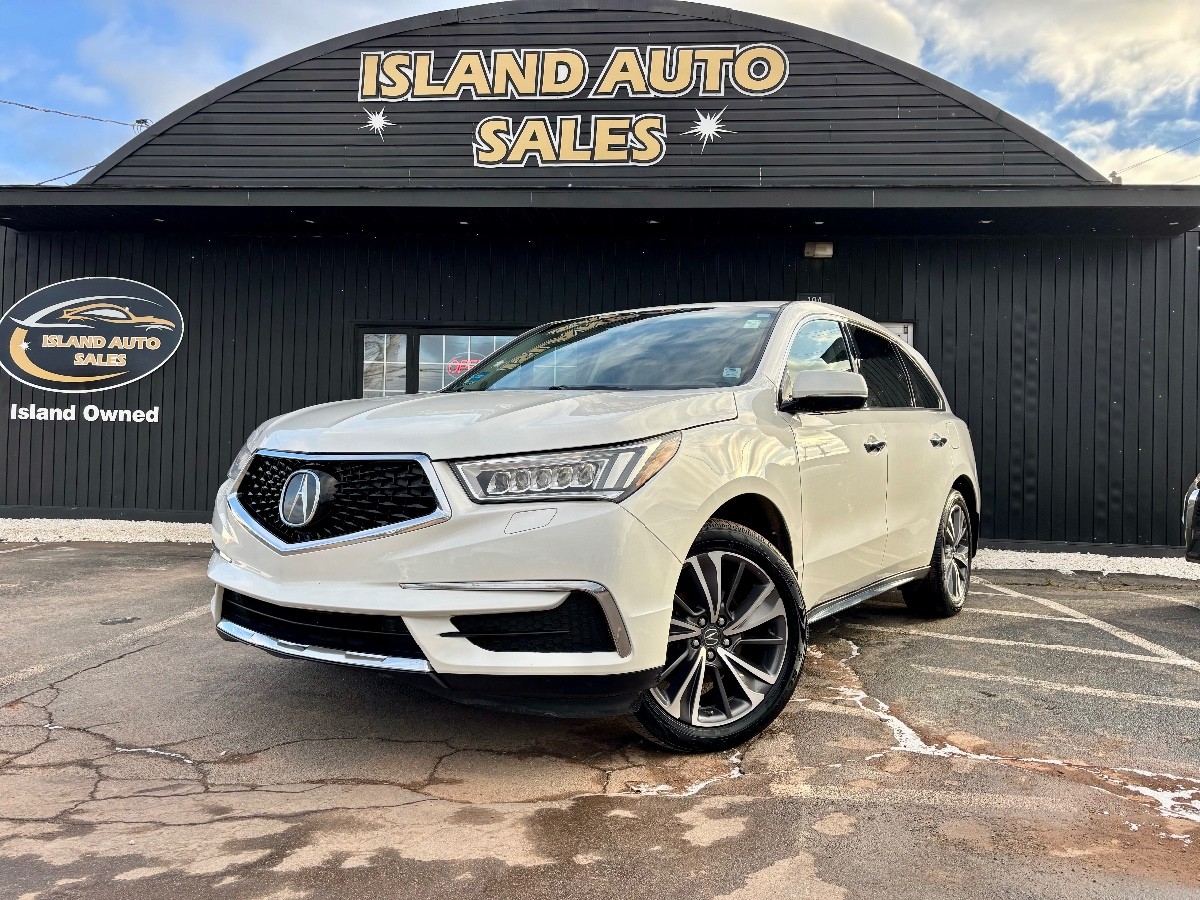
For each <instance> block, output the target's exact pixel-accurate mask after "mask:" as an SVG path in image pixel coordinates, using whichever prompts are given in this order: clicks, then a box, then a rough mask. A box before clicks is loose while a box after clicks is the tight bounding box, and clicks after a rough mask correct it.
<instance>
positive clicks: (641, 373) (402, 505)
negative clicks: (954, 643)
mask: <svg viewBox="0 0 1200 900" xmlns="http://www.w3.org/2000/svg"><path fill="white" fill-rule="evenodd" d="M978 521H979V488H978V482H977V479H976V474H975V463H974V456H973V453H972V451H971V443H970V438H969V436H968V433H967V429H966V426H965V425H964V423H963V422H962V421H961V420H960V419H958V418H956V417H955V416H954V415H953V413H951V412H950V409H949V407H948V405H947V403H946V400H945V398H944V396H943V394H942V392H941V390H940V389H939V387H938V385H937V381H936V379H935V377H934V375H933V373H932V371H930V368H929V366H928V364H927V363H926V362H925V361H924V360H923V359H922V358H921V357H920V356H919V355H918V354H917V353H915V352H913V351H912V350H910V349H909V348H908V347H906V346H903V345H901V344H900V343H898V342H897V341H895V340H894V339H893V338H892V336H891V335H890V334H888V332H887V331H885V330H884V329H883V328H881V327H880V326H878V325H876V324H875V323H873V322H871V321H869V320H867V319H864V318H863V317H861V316H857V315H855V314H853V313H850V312H847V311H846V310H843V309H839V308H836V307H832V306H826V305H822V304H817V303H808V302H796V303H712V304H701V305H691V306H673V307H660V308H655V309H640V310H631V311H625V312H618V313H610V314H604V315H595V316H588V317H585V318H580V319H573V320H570V321H566V322H557V323H554V324H551V325H547V326H545V327H542V328H538V329H535V330H533V331H530V332H527V333H526V334H524V335H522V336H521V337H519V338H516V339H515V340H513V341H512V343H510V344H508V345H507V346H506V347H504V348H503V349H501V350H500V351H498V352H497V353H495V354H494V355H492V356H490V357H488V358H487V359H485V360H483V361H482V362H481V363H480V364H479V365H478V366H476V367H475V369H474V370H472V371H471V372H469V373H468V374H466V375H465V376H463V377H462V378H460V379H459V380H458V381H456V382H455V383H454V384H452V385H450V386H449V387H448V388H446V389H445V390H443V391H441V392H439V393H436V394H424V395H419V396H410V397H402V398H391V399H372V400H351V401H345V402H340V403H329V404H325V405H323V406H315V407H311V408H308V409H302V410H300V411H298V412H294V413H290V414H288V415H284V416H280V417H279V418H277V419H273V420H271V421H269V422H267V423H266V424H264V425H263V426H261V427H260V428H258V429H257V430H256V431H255V432H254V433H253V434H252V435H251V436H250V439H249V440H248V441H247V443H246V446H245V447H244V448H243V449H242V451H241V452H240V453H238V455H237V458H236V460H235V461H234V463H233V466H232V467H231V469H230V471H229V480H228V481H227V482H226V483H225V484H224V485H223V486H222V488H221V491H220V494H219V495H218V496H217V501H216V513H215V516H214V519H213V530H214V538H213V540H214V543H215V544H216V552H215V553H214V554H213V557H212V561H211V564H210V566H209V575H210V577H211V578H212V580H213V581H214V582H216V584H217V588H216V592H215V594H214V597H213V616H214V618H215V620H216V623H217V629H218V631H219V632H220V634H221V635H222V636H223V637H225V638H227V639H230V640H237V641H243V642H245V643H247V644H252V645H254V646H257V647H261V648H263V649H265V650H268V651H270V652H272V653H276V654H279V655H282V656H288V657H295V658H299V659H312V660H321V661H324V662H333V663H340V664H343V665H349V666H361V667H365V668H371V669H377V670H382V671H388V672H392V673H399V674H402V675H405V676H407V677H410V678H411V679H413V680H415V681H417V682H418V683H421V684H423V685H424V686H425V687H427V688H429V689H431V690H435V691H438V692H442V693H445V694H446V695H448V696H452V697H455V698H457V699H461V700H466V701H468V702H475V703H481V704H486V705H491V706H496V707H501V708H506V709H519V710H532V711H540V712H546V713H551V714H558V715H614V714H624V713H630V712H633V713H635V714H636V722H635V724H637V725H638V726H639V727H640V729H641V730H642V731H643V733H645V734H647V735H648V736H649V737H651V738H653V739H654V740H656V741H658V742H659V743H661V744H663V745H665V746H668V747H672V748H675V749H678V750H688V751H693V750H716V749H722V748H725V747H729V746H732V745H735V744H737V743H739V742H741V741H744V740H745V739H746V738H748V737H750V736H752V735H754V734H756V733H758V732H759V731H760V730H762V729H763V728H765V727H766V726H767V724H768V723H770V721H771V720H772V719H773V718H774V717H775V716H776V715H777V714H778V712H779V710H780V709H781V708H782V707H783V705H784V704H785V703H786V702H787V700H788V697H789V696H790V694H791V693H792V690H793V688H794V686H795V684H796V681H797V679H798V678H799V675H800V668H801V664H802V662H803V659H804V654H805V648H806V644H807V637H808V626H809V625H810V624H811V623H812V622H815V621H817V620H818V619H821V618H824V617H826V616H829V615H832V614H834V613H836V612H838V611H840V610H844V609H846V608H847V607H849V606H851V605H853V604H855V603H858V602H860V601H862V600H865V599H867V598H869V597H872V596H875V595H877V594H880V593H882V592H884V591H887V590H890V589H892V588H896V587H902V590H903V593H904V598H905V600H906V601H907V603H908V605H909V606H910V607H911V608H912V609H913V610H914V611H916V612H918V613H922V614H926V615H933V616H947V615H953V614H954V613H956V612H957V611H958V610H959V609H960V608H961V606H962V603H963V600H964V599H965V598H966V595H967V586H968V581H969V579H970V575H971V559H972V556H973V554H974V548H975V535H976V532H977V528H978Z"/></svg>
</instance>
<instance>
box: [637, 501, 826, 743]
mask: <svg viewBox="0 0 1200 900" xmlns="http://www.w3.org/2000/svg"><path fill="white" fill-rule="evenodd" d="M807 644H808V630H807V622H806V619H805V615H804V603H803V601H802V600H801V597H800V588H799V585H798V584H797V583H796V576H795V573H794V572H793V571H792V567H791V566H790V565H789V564H788V562H787V560H786V559H784V558H783V556H782V554H780V552H779V551H778V550H777V549H776V548H775V547H774V546H772V545H771V544H770V543H769V542H768V541H767V540H765V539H764V538H763V537H762V536H760V535H758V534H757V533H755V532H753V531H751V530H750V529H748V528H745V527H743V526H741V525H737V524H735V523H733V522H726V521H722V520H713V521H711V522H709V523H708V524H707V525H706V526H705V527H704V529H703V530H702V531H701V532H700V534H699V536H698V537H697V538H696V542H695V543H694V544H693V545H692V548H691V551H690V552H689V555H688V558H687V560H686V561H685V562H684V565H683V571H682V572H681V573H680V576H679V584H678V586H677V587H676V589H675V599H674V607H673V610H672V614H671V627H670V632H669V634H668V636H667V658H666V664H665V665H664V666H663V669H662V672H661V673H660V674H659V681H658V683H657V684H655V685H654V687H652V688H650V690H648V691H647V692H646V694H645V695H644V697H643V699H642V704H641V707H640V708H639V710H638V712H637V722H636V724H637V726H638V731H640V732H641V733H642V734H643V735H645V736H646V737H648V738H650V739H651V740H652V741H654V742H655V743H658V744H660V745H662V746H664V747H667V748H668V749H671V750H682V751H686V752H706V751H715V750H723V749H727V748H729V747H733V746H736V745H738V744H740V743H742V742H743V741H746V740H748V739H749V738H751V737H753V736H754V735H756V734H758V733H759V732H760V731H762V730H763V729H764V728H766V727H767V725H769V724H770V723H771V721H772V720H773V719H774V718H775V717H776V716H777V715H778V714H779V712H780V710H781V709H783V706H784V705H785V704H786V703H787V701H788V699H789V698H790V697H791V695H792V691H793V690H794V689H795V686H796V681H797V679H799V677H800V669H801V666H802V664H803V661H804V652H805V649H806V647H807Z"/></svg>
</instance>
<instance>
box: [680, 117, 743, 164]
mask: <svg viewBox="0 0 1200 900" xmlns="http://www.w3.org/2000/svg"><path fill="white" fill-rule="evenodd" d="M725 109H729V107H728V106H726V107H725ZM725 109H723V110H721V111H720V112H719V113H702V112H700V110H696V124H695V125H693V126H692V127H691V128H689V129H688V130H687V131H685V132H684V134H692V135H695V136H696V137H698V138H699V139H700V152H701V153H703V152H704V149H705V148H706V147H707V146H708V144H709V142H710V141H713V140H716V139H717V138H719V137H721V136H722V135H725V134H737V132H736V131H731V130H730V129H728V128H726V127H725V123H724V122H722V121H721V116H723V115H725Z"/></svg>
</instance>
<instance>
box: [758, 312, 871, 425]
mask: <svg viewBox="0 0 1200 900" xmlns="http://www.w3.org/2000/svg"><path fill="white" fill-rule="evenodd" d="M809 322H836V323H837V325H838V327H839V328H841V329H842V340H843V341H845V342H846V349H847V350H848V351H849V352H850V371H851V372H855V373H858V348H857V347H855V346H854V342H853V341H852V340H851V339H850V329H849V327H848V326H849V322H848V321H847V320H846V319H844V318H842V317H841V316H839V315H834V314H831V313H824V314H822V313H812V314H810V315H807V316H805V317H804V318H803V319H801V320H800V321H799V322H797V323H796V327H795V328H793V329H792V333H791V335H790V336H789V337H788V340H787V343H786V344H785V345H784V349H783V361H782V364H781V365H780V367H779V370H778V372H777V375H778V377H777V378H776V379H775V385H776V387H775V395H776V397H775V406H776V408H777V409H779V410H782V409H783V406H784V404H785V403H787V402H788V400H789V399H790V398H788V397H784V396H783V385H784V382H786V381H787V367H788V359H789V358H790V357H791V355H792V345H793V344H795V343H796V336H797V335H798V334H800V329H801V328H803V327H804V326H805V325H807V324H808V323H809ZM844 412H854V410H848V409H841V410H832V411H830V412H828V413H822V415H831V416H832V415H839V414H840V413H844Z"/></svg>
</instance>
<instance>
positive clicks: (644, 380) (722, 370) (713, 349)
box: [446, 304, 779, 391]
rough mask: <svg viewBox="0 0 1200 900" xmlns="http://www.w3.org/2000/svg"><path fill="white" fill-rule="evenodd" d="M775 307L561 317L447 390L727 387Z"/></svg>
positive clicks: (747, 365) (745, 371)
mask: <svg viewBox="0 0 1200 900" xmlns="http://www.w3.org/2000/svg"><path fill="white" fill-rule="evenodd" d="M778 312H779V311H778V309H776V308H771V307H762V306H753V305H751V304H747V305H745V306H739V307H727V306H726V307H693V308H689V309H660V310H641V311H635V312H626V313H609V314H606V315H600V316H588V317H586V318H583V319H572V320H571V321H569V322H559V323H558V324H556V325H550V326H547V327H546V328H542V329H539V330H537V331H534V332H531V333H530V334H527V335H525V336H524V337H521V338H518V339H517V340H515V341H513V342H512V343H511V344H509V345H508V346H506V347H504V348H503V349H502V350H500V351H499V352H497V353H496V354H494V355H493V356H491V357H489V358H487V359H485V360H484V361H483V362H481V363H480V364H479V366H478V367H477V368H476V369H474V370H473V371H472V372H471V373H470V374H469V375H466V376H464V377H463V378H461V379H459V380H458V381H456V382H455V383H453V384H451V385H450V386H449V387H447V388H446V390H447V391H511V390H516V391H537V390H595V391H602V390H626V391H653V390H682V389H685V388H706V387H729V386H732V385H735V384H741V383H742V382H743V381H745V380H746V379H747V378H749V377H750V375H751V374H752V373H753V371H754V368H755V366H757V365H758V360H759V357H760V356H761V355H762V352H763V347H764V346H765V345H766V342H767V336H768V335H769V334H770V333H771V327H772V326H773V325H774V324H775V318H776V316H777V314H778Z"/></svg>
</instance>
